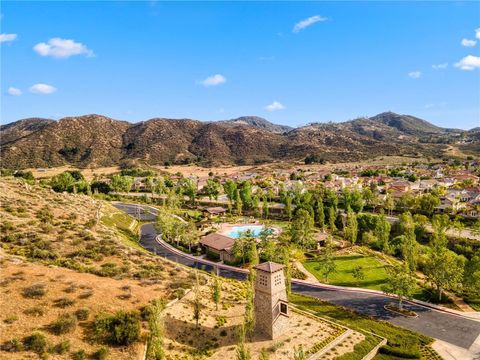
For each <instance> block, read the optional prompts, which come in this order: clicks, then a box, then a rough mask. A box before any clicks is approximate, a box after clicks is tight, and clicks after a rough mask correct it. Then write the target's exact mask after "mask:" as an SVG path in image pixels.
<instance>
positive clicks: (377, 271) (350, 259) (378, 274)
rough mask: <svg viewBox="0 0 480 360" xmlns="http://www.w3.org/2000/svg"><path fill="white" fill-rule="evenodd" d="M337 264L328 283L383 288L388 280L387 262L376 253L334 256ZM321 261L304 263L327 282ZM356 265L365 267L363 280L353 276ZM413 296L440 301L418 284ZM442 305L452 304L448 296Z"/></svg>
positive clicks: (321, 279) (309, 269) (375, 288)
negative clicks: (320, 265)
mask: <svg viewBox="0 0 480 360" xmlns="http://www.w3.org/2000/svg"><path fill="white" fill-rule="evenodd" d="M334 261H335V264H336V266H337V268H336V270H335V272H334V273H333V274H330V276H329V278H328V283H329V284H332V285H338V286H349V287H360V288H365V289H373V290H383V289H382V287H383V285H385V284H386V282H387V277H388V275H387V272H386V271H385V264H384V263H383V262H382V261H380V260H379V259H378V258H377V257H375V256H374V255H360V254H353V255H342V256H336V257H334ZM319 264H320V263H319V261H306V262H304V263H303V265H304V266H305V268H306V269H307V270H308V271H309V272H310V273H312V274H313V275H314V276H315V277H316V278H317V279H318V280H320V281H321V282H325V278H324V276H323V274H322V269H321V268H320V267H319ZM356 266H361V267H362V268H363V270H362V271H363V273H364V275H365V277H364V279H363V280H361V281H358V280H356V279H355V278H354V277H353V272H352V270H353V269H354V268H355V267H356ZM413 297H414V298H415V299H418V300H423V301H430V302H434V303H438V300H437V298H436V297H437V295H435V294H434V293H433V292H432V291H430V290H428V289H426V288H424V287H420V286H418V287H417V289H416V291H415V293H414V294H413ZM442 305H446V306H451V300H450V299H449V298H447V297H446V296H444V297H443V299H442Z"/></svg>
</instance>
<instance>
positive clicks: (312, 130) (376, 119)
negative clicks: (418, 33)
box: [0, 112, 480, 169]
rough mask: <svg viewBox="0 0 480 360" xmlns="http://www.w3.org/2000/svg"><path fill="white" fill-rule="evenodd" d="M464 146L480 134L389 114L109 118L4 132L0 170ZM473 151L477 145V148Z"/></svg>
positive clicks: (39, 121)
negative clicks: (293, 118)
mask: <svg viewBox="0 0 480 360" xmlns="http://www.w3.org/2000/svg"><path fill="white" fill-rule="evenodd" d="M459 140H461V141H460V142H461V144H463V145H462V146H463V148H462V150H463V151H466V152H469V151H470V152H471V153H473V154H475V155H478V152H477V151H478V149H479V148H480V147H479V146H478V143H479V142H480V139H479V137H478V130H476V129H472V130H470V131H464V130H458V129H445V128H441V127H438V126H435V125H433V124H431V123H429V122H428V121H425V120H422V119H419V118H416V117H414V116H410V115H399V114H395V113H392V112H385V113H381V114H378V115H375V116H373V117H363V118H358V119H355V120H350V121H346V122H341V123H331V122H330V123H313V124H308V125H306V126H302V127H298V128H291V127H288V126H283V125H276V124H273V123H271V122H269V121H267V120H265V119H263V118H260V117H256V116H244V117H240V118H236V119H231V120H224V121H214V122H213V121H212V122H205V121H198V120H191V119H165V118H154V119H150V120H147V121H143V122H139V123H130V122H127V121H121V120H114V119H111V118H108V117H106V116H102V115H84V116H77V117H65V118H62V119H60V120H58V121H57V120H51V119H44V118H29V119H23V120H19V121H16V122H13V123H10V124H7V125H2V126H0V151H1V167H3V168H13V169H22V168H38V167H53V166H61V165H67V164H70V165H74V166H78V167H99V166H112V165H121V164H123V163H125V162H136V163H145V164H151V165H159V164H160V165H163V164H166V163H180V164H184V163H191V162H197V163H200V164H202V165H220V164H254V163H262V162H270V161H275V160H301V159H304V158H305V157H306V156H308V155H317V156H318V158H321V159H325V160H327V161H355V160H361V159H367V158H371V157H374V156H378V155H424V156H433V155H437V156H438V155H439V154H441V152H442V150H443V149H445V148H446V147H447V146H446V145H447V144H451V143H454V142H455V143H459ZM470 145H472V146H470Z"/></svg>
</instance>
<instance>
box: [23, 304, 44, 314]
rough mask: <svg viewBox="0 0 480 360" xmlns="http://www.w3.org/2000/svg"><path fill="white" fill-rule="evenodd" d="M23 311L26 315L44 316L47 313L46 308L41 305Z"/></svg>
mask: <svg viewBox="0 0 480 360" xmlns="http://www.w3.org/2000/svg"><path fill="white" fill-rule="evenodd" d="M23 313H24V314H25V315H30V316H43V315H45V309H44V308H42V307H41V306H34V307H31V308H29V309H26V310H25V311H24V312H23Z"/></svg>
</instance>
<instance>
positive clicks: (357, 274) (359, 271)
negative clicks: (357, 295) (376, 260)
mask: <svg viewBox="0 0 480 360" xmlns="http://www.w3.org/2000/svg"><path fill="white" fill-rule="evenodd" d="M352 276H353V278H354V279H355V280H356V281H357V286H358V285H359V282H360V281H362V280H363V279H365V273H364V272H363V267H362V266H360V265H358V266H355V267H354V268H353V270H352Z"/></svg>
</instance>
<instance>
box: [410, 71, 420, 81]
mask: <svg viewBox="0 0 480 360" xmlns="http://www.w3.org/2000/svg"><path fill="white" fill-rule="evenodd" d="M408 76H409V77H411V78H412V79H418V78H419V77H420V76H422V73H421V72H420V71H411V72H409V73H408Z"/></svg>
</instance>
